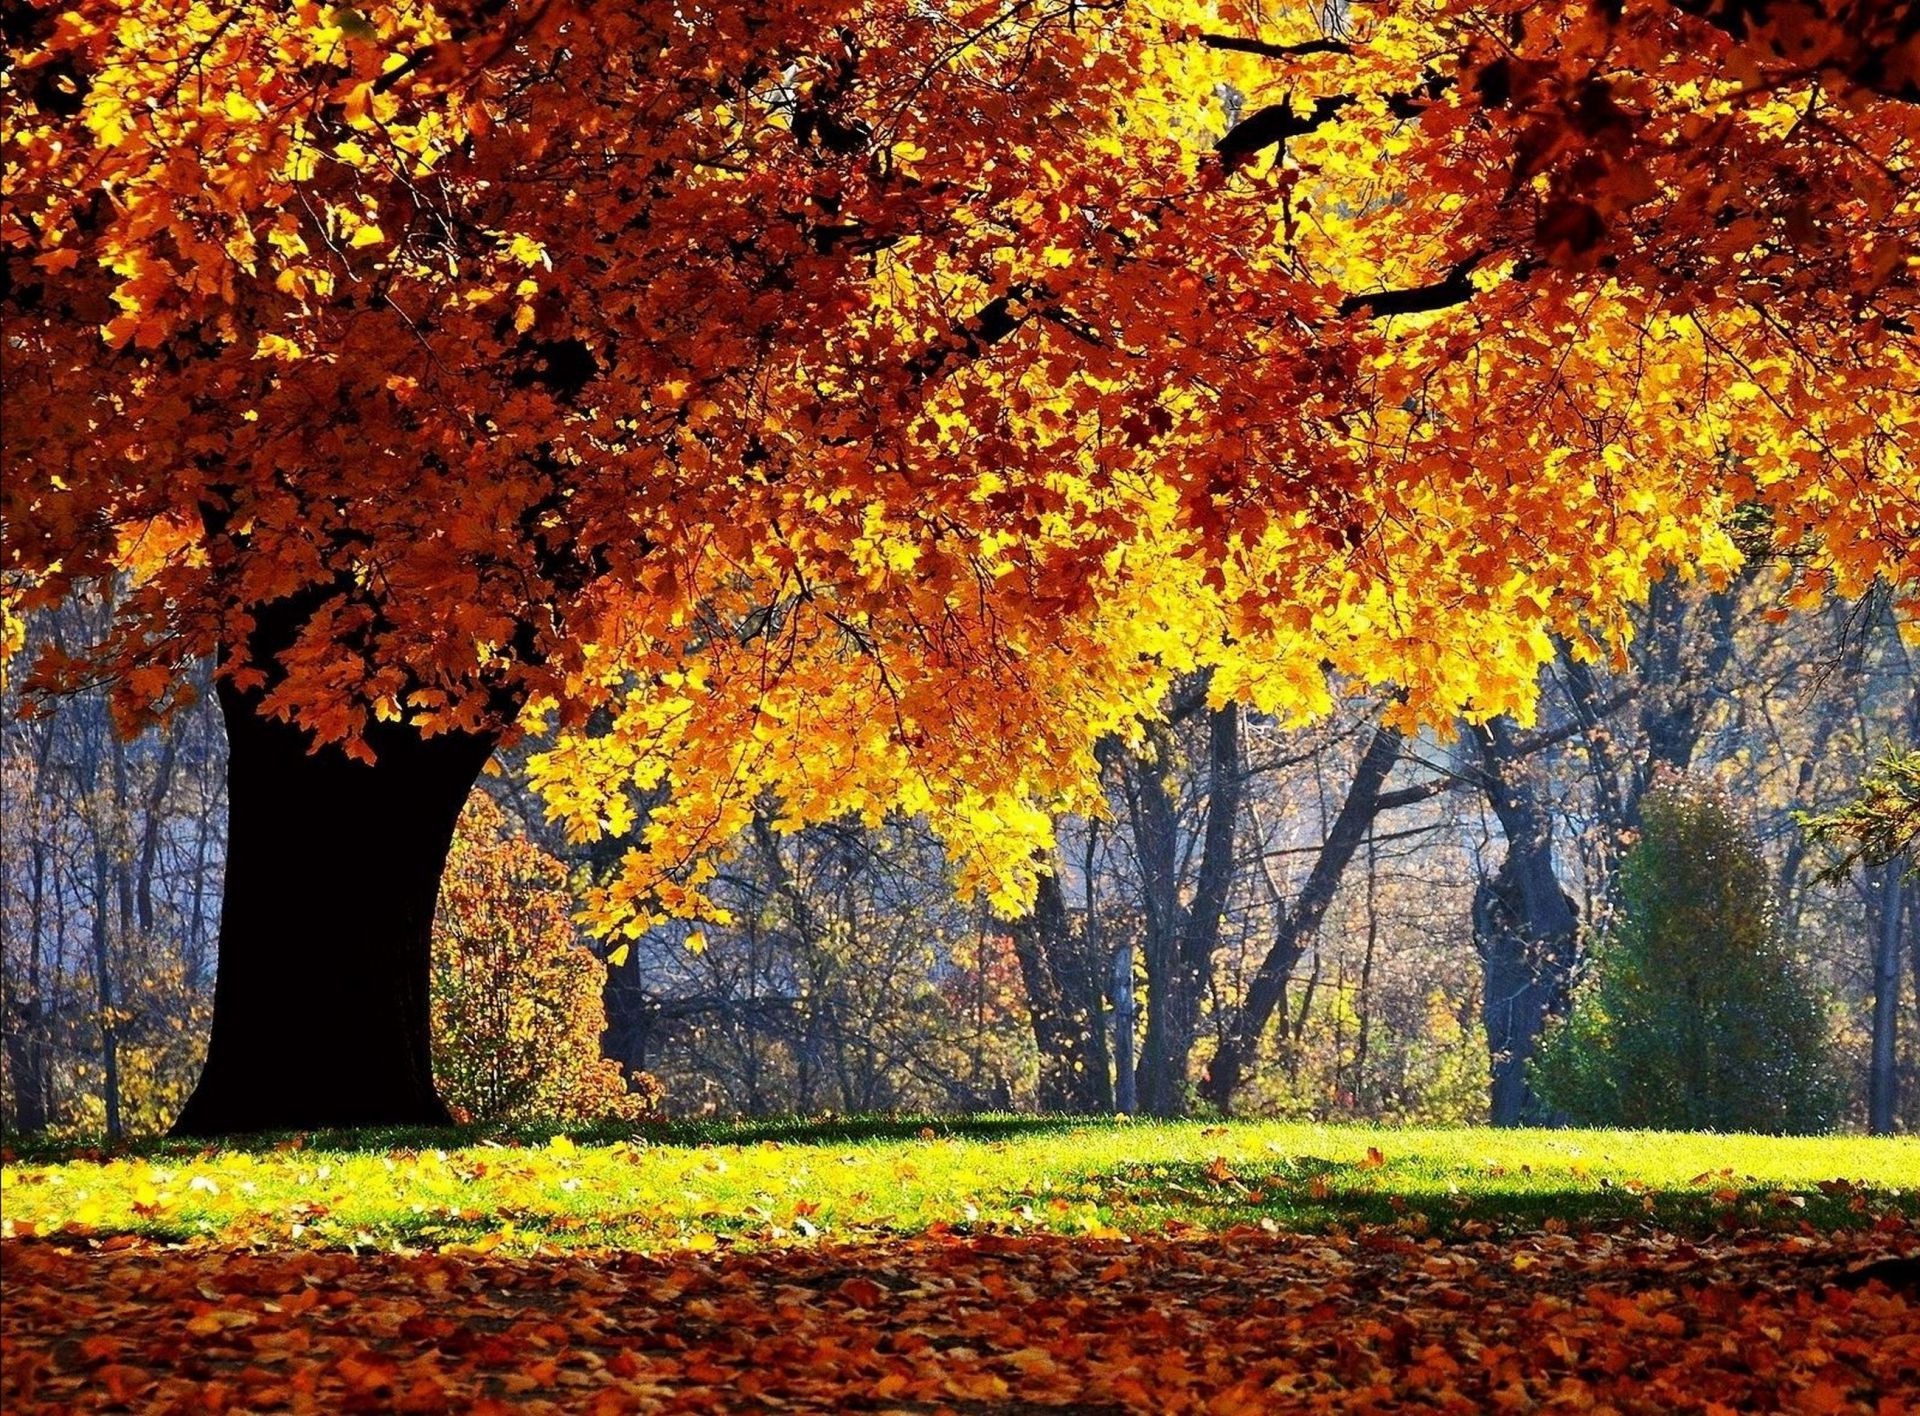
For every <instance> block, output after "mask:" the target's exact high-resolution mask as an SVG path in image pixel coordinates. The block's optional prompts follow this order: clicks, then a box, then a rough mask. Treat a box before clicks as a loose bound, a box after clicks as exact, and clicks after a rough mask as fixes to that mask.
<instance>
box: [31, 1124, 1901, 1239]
mask: <svg viewBox="0 0 1920 1416" xmlns="http://www.w3.org/2000/svg"><path fill="white" fill-rule="evenodd" d="M556 1138H557V1139H556ZM1917 1187H1920V1139H1914V1138H1901V1139H1895V1140H1870V1139H1866V1138H1860V1137H1820V1138H1775V1137H1762V1136H1717V1135H1675V1134H1661V1133H1653V1132H1623V1131H1489V1130H1467V1129H1455V1130H1383V1129H1378V1128H1365V1127H1349V1126H1317V1125H1311V1124H1302V1123H1280V1122H1275V1123H1257V1122H1244V1123H1234V1124H1230V1125H1224V1126H1223V1125H1212V1124H1207V1123H1204V1122H1189V1123H1181V1124H1154V1123H1149V1122H1138V1121H1136V1122H1133V1123H1131V1124H1118V1123H1113V1122H1074V1123H1068V1122H1062V1121H1044V1120H1042V1121H1036V1120H1032V1119H1021V1118H1013V1117H983V1118H979V1119H976V1120H971V1121H965V1122H943V1121H926V1122H922V1121H918V1120H907V1121H845V1122H828V1123H804V1122H793V1121H789V1122H776V1123H741V1124H733V1125H679V1126H666V1127H643V1128H639V1129H637V1130H625V1131H617V1132H609V1131H605V1130H599V1131H586V1132H582V1131H574V1132H571V1133H563V1132H560V1131H558V1130H556V1129H555V1128H537V1129H528V1130H521V1131H518V1132H501V1131H497V1130H496V1131H491V1132H485V1133H483V1132H480V1131H476V1130H475V1129H473V1128H468V1129H465V1130H462V1131H457V1132H454V1131H445V1132H384V1133H373V1134H369V1135H360V1136H354V1135H349V1134H339V1135H327V1134H322V1135H317V1136H313V1137H309V1138H305V1139H304V1140H303V1141H302V1142H301V1143H300V1144H299V1145H298V1148H295V1146H294V1144H292V1143H290V1142H289V1141H287V1140H286V1139H284V1138H283V1139H281V1140H279V1141H275V1140H273V1139H271V1138H269V1139H265V1140H262V1141H259V1142H256V1143H251V1144H241V1145H236V1146H229V1147H222V1148H219V1149H200V1148H195V1147H192V1146H188V1145H183V1144H182V1143H178V1142H149V1143H146V1144H144V1145H141V1146H137V1147H133V1148H129V1149H128V1150H126V1151H124V1152H122V1153H118V1154H101V1153H99V1152H73V1151H67V1152H62V1151H60V1150H58V1149H56V1148H51V1147H44V1146H42V1147H39V1148H37V1149H35V1150H32V1151H25V1152H22V1153H21V1154H18V1155H15V1154H13V1153H11V1152H10V1153H9V1161H8V1163H7V1164H5V1165H3V1166H0V1212H3V1213H4V1216H5V1222H6V1225H7V1227H8V1230H9V1231H10V1232H11V1233H13V1234H15V1235H32V1234H38V1235H42V1236H52V1235H63V1234H64V1235H71V1236H85V1237H89V1238H94V1239H100V1238H107V1237H112V1236H117V1235H139V1236H144V1237H147V1238H153V1239H165V1240H183V1239H192V1238H196V1237H204V1238H212V1239H217V1240H220V1241H222V1242H226V1243H237V1244H279V1245H285V1244H293V1245H325V1246H335V1247H340V1246H345V1247H378V1248H389V1247H392V1246H395V1245H399V1246H403V1247H427V1246H445V1245H472V1244H478V1245H479V1246H480V1247H482V1248H486V1249H494V1248H499V1249H503V1250H511V1251H516V1252H523V1251H525V1250H528V1249H531V1248H535V1247H547V1248H572V1247H587V1248H597V1247H609V1246H617V1247H627V1248H638V1249H660V1248H674V1247H681V1246H691V1247H694V1248H711V1247H715V1246H717V1245H723V1244H759V1243H793V1242H809V1241H812V1240H815V1239H819V1238H868V1237H877V1236H885V1235H895V1234H913V1233H922V1232H926V1231H929V1230H935V1231H938V1230H940V1229H941V1228H943V1227H944V1228H945V1229H947V1230H950V1231H952V1232H955V1233H978V1232H989V1231H992V1232H1022V1233H1032V1232H1060V1233H1069V1234H1091V1235H1101V1236H1106V1237H1113V1236H1114V1234H1115V1233H1116V1232H1117V1233H1124V1234H1141V1233H1148V1232H1165V1231H1167V1230H1169V1229H1172V1230H1174V1231H1176V1232H1180V1231H1182V1230H1185V1231H1188V1232H1218V1231H1221V1230H1225V1229H1230V1228H1234V1227H1236V1226H1241V1225H1264V1226H1268V1227H1279V1228H1285V1229H1307V1230H1314V1229H1325V1228H1327V1227H1329V1226H1333V1225H1352V1224H1358V1223H1383V1224H1397V1225H1401V1226H1404V1227H1409V1228H1413V1229H1416V1230H1425V1231H1430V1232H1433V1233H1437V1234H1445V1233H1449V1232H1462V1231H1464V1232H1468V1233H1478V1232H1485V1231H1484V1230H1483V1229H1482V1226H1486V1227H1490V1228H1491V1229H1493V1230H1495V1231H1510V1230H1532V1229H1538V1228H1540V1227H1543V1226H1545V1227H1558V1226H1560V1225H1562V1224H1565V1225H1568V1226H1578V1225H1586V1224H1620V1223H1625V1224H1632V1225H1655V1226H1659V1227H1662V1228H1670V1229H1677V1230H1683V1231H1687V1230H1702V1229H1705V1228H1708V1227H1711V1226H1714V1225H1716V1224H1718V1225H1727V1224H1738V1225H1800V1224H1812V1225H1815V1226H1819V1227H1826V1228H1832V1227H1846V1226H1857V1225H1860V1224H1863V1223H1871V1222H1872V1221H1873V1220H1875V1219H1877V1218H1878V1217H1880V1216H1882V1215H1886V1214H1901V1215H1905V1216H1907V1217H1909V1218H1915V1217H1920V1188H1917Z"/></svg>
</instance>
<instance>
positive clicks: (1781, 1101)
mask: <svg viewBox="0 0 1920 1416" xmlns="http://www.w3.org/2000/svg"><path fill="white" fill-rule="evenodd" d="M1642 823H1643V824H1642V834H1641V836H1640V839H1639V841H1638V842H1637V843H1636V844H1635V845H1634V847H1633V849H1632V850H1631V851H1630V852H1629V853H1628V854H1627V857H1626V859H1625V861H1624V862H1623V864H1622V880H1621V890H1620V899H1621V909H1620V913H1619V916H1618V917H1617V920H1616V922H1615V924H1614V925H1613V927H1612V929H1611V930H1610V932H1609V934H1608V937H1607V938H1606V939H1604V940H1603V941H1602V943H1601V945H1600V948H1599V950H1598V952H1597V956H1596V959H1595V963H1594V967H1593V970H1592V972H1591V974H1590V975H1589V977H1588V979H1587V981H1586V983H1585V984H1584V985H1583V986H1582V987H1581V988H1580V989H1579V990H1578V992H1577V993H1576V995H1575V998H1574V1003H1573V1007H1572V1009H1571V1011H1570V1013H1569V1014H1568V1015H1567V1016H1566V1017H1565V1018H1564V1019H1562V1020H1561V1021H1559V1022H1558V1023H1556V1024H1555V1025H1554V1026H1553V1027H1552V1029H1551V1030H1550V1032H1549V1034H1548V1036H1547V1039H1546V1041H1545V1044H1544V1045H1543V1047H1542V1049H1541V1055H1540V1058H1539V1061H1538V1062H1537V1063H1536V1064H1535V1067H1534V1077H1533V1082H1534V1087H1535V1090H1536V1091H1537V1092H1538V1093H1539V1095H1540V1096H1541V1097H1543V1098H1544V1099H1545V1100H1546V1101H1547V1103H1548V1104H1549V1105H1550V1106H1552V1107H1554V1108H1556V1109H1558V1110H1560V1111H1563V1112H1565V1113H1566V1114H1567V1115H1568V1116H1570V1117H1571V1118H1572V1119H1574V1120H1576V1121H1579V1122H1583V1123H1590V1124H1598V1125H1624V1126H1655V1127H1673V1128H1687V1129H1710V1130H1724V1131H1734V1130H1741V1131H1773V1132H1779V1131H1817V1130H1822V1129H1825V1128H1826V1127H1828V1126H1829V1125H1831V1124H1832V1122H1833V1120H1834V1118H1835V1113H1836V1111H1837V1109H1838V1097H1837V1094H1836V1088H1835V1086H1834V1082H1833V1079H1832V1076H1831V1073H1830V1071H1829V1068H1828V1065H1827V1061H1826V1058H1825V1056H1824V1051H1825V1043H1826V1023H1825V1020H1824V1018H1823V1016H1822V1009H1821V1005H1820V999H1819V996H1818V994H1817V993H1816V991H1815V990H1814V988H1813V986H1812V985H1811V983H1810V982H1809V980H1808V979H1807V977H1806V975H1805V974H1804V972H1803V971H1802V969H1801V967H1800V964H1799V962H1798V960H1797V959H1796V958H1795V957H1794V955H1793V953H1792V951H1791V950H1790V949H1789V948H1788V946H1787V943H1786V941H1785V939H1784V938H1783V936H1782V934H1781V931H1780V929H1779V926H1778V919H1777V915H1776V913H1775V910H1774V906H1773V899H1772V892H1771V890H1770V888H1769V879H1768V868H1767V862H1766V860H1765V858H1764V857H1763V856H1762V855H1761V853H1760V851H1759V849H1758V848H1757V847H1756V845H1755V844H1754V842H1753V840H1752V838H1751V835H1750V834H1749V833H1748V831H1747V830H1746V828H1745V827H1744V826H1743V824H1742V823H1741V822H1740V821H1739V819H1738V818H1737V817H1736V816H1735V814H1734V812H1733V810H1732V809H1731V807H1730V806H1729V805H1728V803H1727V802H1726V800H1725V799H1724V797H1722V796H1721V795H1720V794H1719V793H1718V792H1716V791H1713V790H1711V789H1709V788H1706V787H1703V786H1701V785H1699V784H1698V783H1693V782H1687V781H1684V780H1676V781H1673V782H1670V783H1667V784H1665V785H1662V786H1659V787H1656V788H1655V789H1654V790H1653V791H1651V792H1649V794H1648V795H1647V797H1646V799H1645V801H1644V803H1643V805H1642Z"/></svg>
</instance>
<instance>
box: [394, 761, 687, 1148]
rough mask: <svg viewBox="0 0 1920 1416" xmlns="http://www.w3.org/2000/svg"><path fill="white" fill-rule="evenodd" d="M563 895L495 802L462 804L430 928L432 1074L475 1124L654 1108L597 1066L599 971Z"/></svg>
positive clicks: (612, 1067)
mask: <svg viewBox="0 0 1920 1416" xmlns="http://www.w3.org/2000/svg"><path fill="white" fill-rule="evenodd" d="M566 884H567V882H566V868H565V867H564V866H563V865H561V863H560V862H559V861H557V860H555V859H554V858H553V857H552V856H550V855H548V854H547V853H546V852H545V851H543V850H541V849H540V848H539V847H538V846H537V845H535V844H534V843H533V842H532V841H529V840H528V839H527V838H526V837H525V836H523V835H519V834H517V833H515V832H513V831H511V830H510V829H509V828H508V825H507V818H506V816H505V815H504V813H502V812H501V810H500V808H499V807H498V806H496V805H495V804H494V802H493V800H492V798H491V797H489V796H488V795H487V794H486V793H485V792H475V793H474V794H473V795H472V796H471V797H469V798H468V800H467V806H466V809H465V810H464V811H463V812H462V813H461V815H460V821H459V823H458V826H457V827H456V829H455V833H454V838H453V849H452V852H451V853H450V854H449V856H448V857H447V866H446V871H445V873H444V874H443V875H442V877H441V884H440V900H439V909H438V911H437V912H436V914H435V917H434V925H433V945H434V958H433V988H432V1012H433V1067H434V1075H435V1077H436V1079H437V1080H438V1082H439V1089H440V1094H441V1096H443V1097H445V1098H446V1100H447V1101H448V1103H449V1104H450V1105H452V1106H454V1107H457V1108H459V1111H460V1112H462V1113H465V1114H466V1115H468V1116H470V1117H472V1118H473V1119H475V1120H483V1121H497V1120H515V1121H550V1120H562V1119H565V1120H580V1121H598V1120H604V1119H607V1118H612V1117H623V1116H635V1115H638V1114H640V1113H641V1112H642V1111H644V1110H645V1108H646V1105H647V1104H648V1102H649V1100H650V1099H651V1098H652V1095H653V1092H652V1087H651V1084H650V1083H647V1082H646V1079H644V1078H642V1079H641V1081H642V1083H643V1085H641V1086H640V1087H638V1088H637V1089H630V1088H629V1087H628V1085H627V1079H626V1078H625V1077H624V1076H622V1075H621V1069H620V1064H619V1063H617V1062H615V1061H613V1060H611V1059H609V1058H606V1057H602V1056H601V1055H600V1034H601V1033H602V1031H604V1030H605V1028H606V1012H605V1010H604V1009H603V1008H602V1007H601V1003H600V985H601V980H602V978H603V976H604V969H603V967H602V965H601V963H600V960H599V959H598V958H596V957H595V956H594V954H593V953H592V952H591V951H590V950H588V948H587V947H586V944H585V941H583V940H582V939H581V938H580V937H579V935H578V932H577V931H576V930H575V928H574V924H573V919H572V914H573V897H572V895H571V894H569V893H568V891H567V888H566Z"/></svg>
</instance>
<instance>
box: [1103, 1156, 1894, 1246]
mask: <svg viewBox="0 0 1920 1416" xmlns="http://www.w3.org/2000/svg"><path fill="white" fill-rule="evenodd" d="M1396 1171H1398V1172H1399V1173H1398V1174H1396ZM1469 1184H1470V1185H1471V1188H1470V1189H1469V1188H1465V1187H1466V1186H1467V1185H1469ZM1072 1185H1073V1188H1075V1189H1077V1190H1078V1191H1079V1193H1081V1194H1083V1195H1087V1196H1089V1197H1096V1196H1097V1199H1096V1200H1095V1202H1096V1203H1097V1204H1098V1205H1099V1206H1100V1208H1101V1210H1102V1211H1103V1212H1104V1213H1106V1214H1107V1215H1110V1216H1111V1223H1112V1224H1113V1225H1114V1227H1116V1228H1118V1229H1121V1230H1123V1231H1126V1232H1129V1233H1143V1232H1148V1231H1151V1230H1155V1229H1159V1228H1164V1227H1165V1226H1166V1225H1167V1224H1168V1222H1169V1221H1172V1222H1174V1223H1176V1224H1187V1225H1192V1226H1195V1227H1196V1228H1202V1229H1207V1230H1216V1231H1217V1230H1221V1229H1228V1228H1232V1227H1235V1226H1237V1225H1266V1226H1272V1227H1275V1228H1278V1229H1283V1230H1289V1231H1295V1232H1315V1231H1324V1230H1326V1229H1329V1228H1331V1227H1333V1226H1335V1225H1343V1226H1349V1227H1351V1226H1356V1225H1401V1226H1412V1227H1414V1228H1416V1229H1419V1230H1422V1231H1424V1232H1431V1233H1433V1234H1435V1235H1437V1236H1441V1237H1459V1236H1462V1235H1473V1234H1480V1235H1485V1234H1503V1235H1504V1234H1517V1233H1538V1232H1541V1231H1543V1230H1552V1229H1554V1228H1556V1227H1559V1226H1564V1227H1565V1228H1567V1229H1568V1230H1576V1229H1581V1228H1587V1227H1594V1228H1619V1227H1622V1226H1631V1225H1644V1226H1646V1227H1647V1228H1650V1229H1657V1230H1662V1231H1667V1232H1673V1233H1679V1234H1689V1235H1704V1234H1707V1233H1710V1232H1712V1231H1714V1230H1720V1229H1739V1230H1754V1229H1797V1228H1800V1227H1801V1226H1803V1225H1804V1226H1809V1227H1811V1228H1813V1229H1816V1230H1820V1231H1832V1230H1840V1229H1857V1228H1863V1227H1866V1226H1869V1225H1871V1224H1873V1223H1875V1222H1876V1221H1877V1220H1879V1219H1880V1218H1881V1217H1883V1216H1887V1215H1899V1216H1903V1217H1905V1218H1906V1219H1908V1220H1920V1192H1915V1191H1913V1190H1904V1189H1892V1188H1887V1189H1880V1188H1875V1187H1862V1188H1855V1187H1852V1186H1846V1187H1840V1188H1834V1189H1832V1190H1827V1189H1821V1188H1811V1189H1782V1188H1778V1187H1775V1186H1771V1185H1763V1184H1754V1183H1746V1184H1731V1185H1730V1184H1727V1183H1725V1182H1721V1183H1718V1184H1712V1183H1710V1184H1707V1185H1679V1186H1668V1187H1653V1186H1640V1185H1634V1186H1625V1185H1620V1184H1616V1183H1613V1182H1611V1181H1608V1180H1595V1181H1592V1182H1578V1183H1568V1182H1567V1181H1565V1180H1564V1179H1562V1178H1561V1177H1558V1176H1555V1177H1552V1178H1551V1179H1550V1180H1548V1181H1546V1182H1545V1183H1538V1182H1533V1181H1532V1180H1531V1179H1530V1177H1512V1176H1504V1175H1502V1176H1467V1175H1462V1176H1461V1177H1460V1178H1459V1181H1458V1182H1457V1183H1453V1184H1450V1183H1448V1182H1447V1181H1446V1180H1445V1179H1438V1180H1437V1179H1436V1177H1435V1176H1434V1174H1433V1173H1432V1172H1431V1171H1424V1172H1422V1171H1421V1170H1420V1169H1419V1167H1418V1166H1417V1164H1415V1163H1408V1164H1406V1165H1404V1166H1402V1165H1396V1164H1395V1163H1394V1162H1391V1161H1388V1162H1384V1163H1371V1164H1370V1163H1367V1162H1356V1161H1334V1160H1328V1159H1325V1158H1322V1157H1319V1156H1312V1155H1301V1156H1289V1157H1275V1158H1274V1159H1273V1160H1271V1161H1269V1162H1264V1163H1262V1164H1259V1165H1257V1166H1237V1167H1230V1166H1226V1165H1223V1164H1222V1163H1221V1162H1217V1161H1215V1162H1200V1161H1150V1162H1133V1163H1128V1164H1124V1165H1120V1166H1117V1167H1111V1168H1107V1169H1102V1170H1086V1171H1081V1172H1078V1173H1077V1174H1075V1175H1074V1176H1073V1177H1072ZM1071 1192H1072V1190H1071V1189H1070V1190H1069V1193H1071Z"/></svg>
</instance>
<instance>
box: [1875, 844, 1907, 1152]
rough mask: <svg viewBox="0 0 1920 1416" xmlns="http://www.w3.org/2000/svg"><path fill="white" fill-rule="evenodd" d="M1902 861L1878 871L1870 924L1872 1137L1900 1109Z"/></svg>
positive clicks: (1887, 1131) (1883, 1131) (1885, 1129)
mask: <svg viewBox="0 0 1920 1416" xmlns="http://www.w3.org/2000/svg"><path fill="white" fill-rule="evenodd" d="M1904 865H1905V862H1903V861H1901V860H1898V859H1895V860H1891V861H1888V862H1887V863H1886V864H1885V865H1884V866H1882V867H1881V880H1880V898H1879V900H1878V902H1877V907H1876V910H1875V914H1876V916H1877V918H1876V919H1875V921H1874V923H1875V925H1876V928H1875V930H1874V951H1873V1048H1872V1053H1871V1061H1870V1062H1869V1065H1868V1069H1867V1130H1868V1131H1869V1132H1871V1133H1872V1134H1873V1135H1876V1136H1890V1135H1892V1134H1893V1120H1894V1117H1895V1116H1896V1115H1897V1114H1898V1112H1899V1105H1900V1095H1899V1093H1900V1071H1899V1066H1898V1060H1897V1051H1898V1043H1899V1032H1900V919H1901V913H1902V907H1903V906H1904V904H1905V900H1904V898H1903V894H1904V887H1905V883H1906V876H1905V870H1904Z"/></svg>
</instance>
